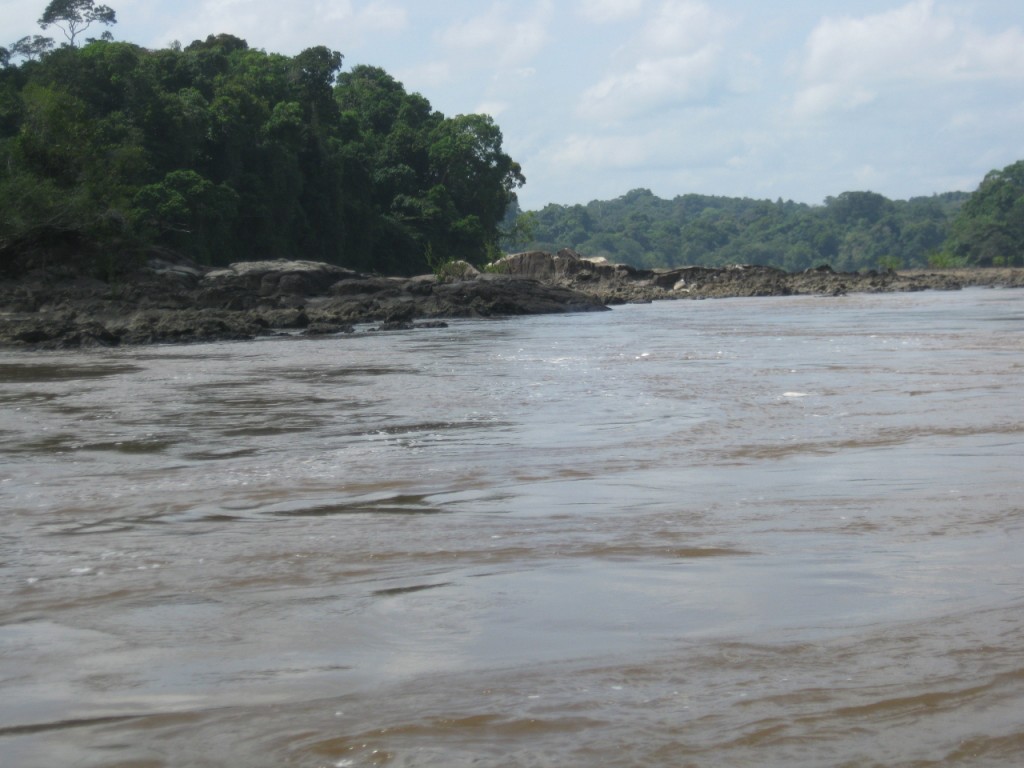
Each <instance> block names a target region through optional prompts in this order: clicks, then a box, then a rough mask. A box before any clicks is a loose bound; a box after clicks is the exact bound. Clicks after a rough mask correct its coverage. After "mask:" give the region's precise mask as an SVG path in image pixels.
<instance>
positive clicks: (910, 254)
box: [525, 189, 968, 271]
mask: <svg viewBox="0 0 1024 768" xmlns="http://www.w3.org/2000/svg"><path fill="white" fill-rule="evenodd" d="M967 198H968V195H967V194H966V193H957V192H953V193H946V194H941V195H934V196H931V197H919V198H913V199H911V200H905V201H903V200H889V199H888V198H886V197H884V196H882V195H879V194H877V193H874V192H843V193H842V194H840V195H837V196H836V197H829V198H827V199H826V200H825V204H824V205H820V206H812V205H806V204H802V203H795V202H793V201H785V202H784V201H782V200H781V199H780V200H776V201H774V202H773V201H771V200H752V199H749V198H729V197H715V196H709V195H698V194H689V195H681V196H679V197H676V198H674V199H671V200H665V199H662V198H659V197H657V196H656V195H654V193H652V192H651V191H650V190H648V189H634V190H632V191H630V192H628V193H627V194H625V195H623V196H622V197H619V198H616V199H614V200H603V201H601V200H595V201H592V202H590V203H588V204H587V205H571V206H564V205H548V206H546V207H545V208H543V209H541V210H540V211H537V212H535V213H534V214H533V215H532V219H533V220H532V225H533V226H532V232H533V240H532V242H531V243H529V244H528V245H527V246H525V247H532V248H539V249H544V250H558V249H560V248H564V247H571V248H574V249H575V250H577V251H579V252H581V253H584V254H587V255H591V256H605V257H607V258H608V259H609V260H610V261H615V262H623V263H627V264H633V265H635V266H640V267H677V266H687V265H693V264H701V265H707V266H724V265H727V264H763V265H768V266H775V267H780V268H782V269H786V270H790V271H796V270H802V269H807V268H809V267H814V266H818V265H821V264H830V265H832V266H833V267H835V268H836V269H843V270H858V269H887V268H900V267H907V268H909V267H923V266H928V265H929V263H930V260H932V259H934V258H935V257H936V255H937V254H938V253H939V252H940V251H941V249H942V247H943V243H944V242H945V240H946V238H947V235H948V234H949V231H950V224H951V221H952V219H953V217H954V216H955V215H956V213H957V211H958V210H959V208H960V206H961V205H962V204H963V203H964V201H965V200H966V199H967Z"/></svg>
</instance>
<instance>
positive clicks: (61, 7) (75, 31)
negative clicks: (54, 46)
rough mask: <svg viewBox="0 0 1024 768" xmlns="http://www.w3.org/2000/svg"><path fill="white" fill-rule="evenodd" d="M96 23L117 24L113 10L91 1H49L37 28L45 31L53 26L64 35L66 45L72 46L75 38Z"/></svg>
mask: <svg viewBox="0 0 1024 768" xmlns="http://www.w3.org/2000/svg"><path fill="white" fill-rule="evenodd" d="M97 21H98V22H99V23H100V24H106V25H107V26H110V25H111V24H117V19H116V18H115V12H114V9H113V8H110V7H109V6H106V5H96V4H95V3H94V2H93V0H50V4H49V5H47V6H46V10H45V11H43V15H42V16H40V17H39V26H40V27H42V28H43V29H46V28H47V27H48V26H50V25H51V24H53V25H55V26H56V27H57V28H58V29H60V31H61V32H63V33H64V37H66V38H67V39H68V44H69V45H74V44H75V38H76V37H77V36H78V35H80V34H82V33H83V32H85V30H87V29H88V28H89V27H91V26H92V25H93V23H94V22H97Z"/></svg>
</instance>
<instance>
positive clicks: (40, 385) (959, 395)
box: [0, 289, 1024, 768]
mask: <svg viewBox="0 0 1024 768" xmlns="http://www.w3.org/2000/svg"><path fill="white" fill-rule="evenodd" d="M1022 552H1024V292H1022V291H1020V290H1002V291H1000V290H987V289H969V290H965V291H962V292H956V293H921V294H909V295H896V294H889V295H878V296H874V295H872V296H849V297H844V298H827V299H826V298H775V299H754V300H747V299H736V300H721V301H705V302H666V303H659V304H654V305H650V306H628V307H620V308H617V309H616V310H615V311H613V312H608V313H600V314H584V315H575V316H558V317H534V318H520V319H514V320H508V321H489V322H475V321H467V322H456V323H453V324H452V325H451V326H450V327H449V328H447V329H436V330H419V331H411V332H399V333H391V334H371V333H366V334H357V335H355V336H349V337H342V338H331V339H318V340H310V339H268V340H264V341H257V342H252V343H237V344H211V345H197V346H165V347H149V348H135V349H120V350H103V351H89V352H75V353H61V354H55V353H45V354H31V353H22V352H11V351H5V352H0V595H2V601H0V764H2V765H5V766H7V765H10V766H28V767H29V768H31V767H34V766H47V767H52V766H76V767H78V766H118V767H119V768H128V767H129V766H130V767H132V768H157V767H162V766H167V767H168V768H170V767H171V766H236V765H237V766H243V765H244V766H309V767H310V768H320V767H331V768H335V767H336V768H341V767H343V766H375V765H393V766H637V765H643V766H673V767H675V766H691V765H692V766H721V765H729V766H787V767H788V768H793V767H794V766H823V765H830V766H832V765H834V766H871V765H880V766H881V765H884V766H933V765H977V766H1008V765H1018V764H1019V760H1020V756H1021V755H1022V754H1024V556H1022V554H1021V553H1022Z"/></svg>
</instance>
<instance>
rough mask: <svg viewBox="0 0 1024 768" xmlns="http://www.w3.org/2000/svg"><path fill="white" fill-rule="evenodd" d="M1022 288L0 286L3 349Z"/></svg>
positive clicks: (563, 259) (219, 272)
mask: <svg viewBox="0 0 1024 768" xmlns="http://www.w3.org/2000/svg"><path fill="white" fill-rule="evenodd" d="M982 284H983V285H1003V286H1007V287H1021V286H1024V270H1019V269H1018V270H964V271H961V272H915V273H896V272H884V273H867V274H857V273H853V274H851V273H837V272H834V271H833V270H832V269H830V268H828V267H821V268H819V269H815V270H808V271H807V272H801V273H787V272H783V271H782V270H778V269H774V268H771V267H755V266H737V267H727V268H721V269H716V268H708V267H685V268H679V269H663V270H641V269H636V268H633V267H629V266H626V265H615V264H608V263H606V262H604V261H603V260H600V259H586V258H583V257H581V256H580V255H579V254H577V253H575V252H573V251H570V250H563V251H560V252H559V253H557V254H550V253H544V252H531V253H521V254H515V255H512V256H509V257H506V258H505V259H502V260H501V261H499V262H497V263H495V264H493V265H491V267H490V268H489V270H488V271H486V272H483V273H481V272H478V271H477V270H474V269H473V268H472V267H469V265H455V266H454V267H453V268H452V269H449V270H448V271H447V273H446V275H445V276H443V278H442V279H439V278H438V277H436V276H434V275H424V276H420V277H414V278H388V277H377V276H370V275H364V274H359V273H357V272H353V271H351V270H347V269H344V268H342V267H337V266H333V265H329V264H321V263H317V262H307V261H259V262H242V263H238V264H233V265H231V266H229V267H226V268H216V269H211V268H203V267H199V266H197V265H195V264H191V263H188V262H185V261H182V260H167V259H152V260H150V262H149V263H148V265H147V266H146V267H145V268H143V269H140V270H137V271H135V272H132V273H130V274H125V275H122V276H120V277H119V278H117V279H114V280H110V281H103V280H98V279H96V278H92V277H86V276H83V275H80V274H72V273H67V272H60V271H53V270H50V271H35V272H32V273H29V274H22V275H20V276H17V277H8V278H7V279H5V280H3V281H0V345H2V346H22V347H35V348H43V349H60V348H75V347H88V346H118V345H124V344H153V343H170V342H178V343H182V342H198V341H219V340H233V339H251V338H255V337H258V336H268V335H275V334H289V335H307V336H309V335H330V334H343V333H353V332H355V331H356V330H357V329H359V330H372V331H381V330H392V329H406V328H414V327H417V326H437V325H443V323H444V319H447V318H458V317H496V316H508V315H528V314H544V313H556V312H582V311H599V310H603V309H606V308H607V306H608V305H615V304H623V303H626V302H648V301H655V300H661V299H686V298H690V299H695V298H713V297H727V296H787V295H796V294H817V295H835V296H841V295H844V294H847V293H853V292H865V291H870V292H880V291H918V290H927V289H940V290H955V289H958V288H961V287H964V286H966V285H982Z"/></svg>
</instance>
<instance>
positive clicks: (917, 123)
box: [0, 0, 1024, 210]
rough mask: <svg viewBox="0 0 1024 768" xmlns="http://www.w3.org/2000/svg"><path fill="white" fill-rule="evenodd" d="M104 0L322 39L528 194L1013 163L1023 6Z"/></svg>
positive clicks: (194, 35)
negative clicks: (457, 124)
mask: <svg viewBox="0 0 1024 768" xmlns="http://www.w3.org/2000/svg"><path fill="white" fill-rule="evenodd" d="M107 4H108V5H109V6H111V7H112V8H113V9H114V10H115V11H116V12H117V19H118V23H117V25H116V26H114V27H112V28H111V31H112V32H113V34H114V37H115V39H118V40H127V41H131V42H133V43H137V44H139V45H143V46H146V47H149V48H159V47H164V46H166V45H168V44H170V43H172V42H173V41H175V40H177V41H180V42H181V43H183V44H185V45H187V44H188V43H189V42H191V41H192V40H195V39H203V38H205V37H206V36H207V35H209V34H216V33H221V32H227V33H230V34H233V35H236V36H238V37H241V38H244V39H245V40H247V41H248V42H249V44H250V46H251V47H254V48H262V49H265V50H266V51H268V52H275V53H284V54H289V55H292V54H295V53H298V52H299V51H301V50H302V49H304V48H307V47H310V46H314V45H326V46H328V47H329V48H332V49H334V50H338V51H340V52H341V53H342V54H344V56H345V66H346V67H350V66H352V65H356V64H370V65H374V66H378V67H382V68H383V69H385V70H386V71H387V72H388V73H389V74H391V75H392V76H393V77H395V78H396V79H398V80H400V81H401V82H402V83H403V84H404V85H405V87H406V90H408V91H410V92H412V91H416V92H419V93H421V94H423V95H424V96H425V97H426V98H427V99H428V100H429V101H430V102H431V104H432V105H433V106H434V108H435V109H438V110H440V111H441V112H443V113H444V114H445V115H449V116H454V115H457V114H467V113H474V112H483V113H487V114H490V115H491V116H492V117H494V119H495V121H496V122H497V123H498V125H499V126H500V127H501V130H502V134H503V136H504V148H505V151H506V152H508V154H509V155H511V156H512V158H513V159H515V160H516V161H518V162H519V163H520V164H521V165H522V167H523V173H524V174H525V176H526V179H527V183H526V185H525V186H524V187H523V189H521V190H520V191H519V199H520V204H521V206H522V208H523V209H524V210H536V209H539V208H541V207H543V206H544V205H546V204H548V203H558V204H563V205H570V204H575V203H586V202H589V201H590V200H595V199H597V200H606V199H612V198H615V197H619V196H621V195H623V194H625V193H626V192H628V191H630V190H631V189H636V188H639V187H643V188H646V189H650V190H652V191H653V192H654V193H655V194H657V195H659V196H661V197H664V198H672V197H675V196H676V195H682V194H688V193H698V194H709V195H725V196H730V197H753V198H759V199H772V200H775V199H777V198H782V199H784V200H795V201H797V202H803V203H810V204H820V203H822V202H823V201H824V199H825V198H826V197H827V196H830V195H832V196H834V195H838V194H840V193H842V192H845V191H853V190H870V191H873V192H878V193H880V194H883V195H885V196H887V197H889V198H892V199H907V198H909V197H915V196H919V195H931V194H934V193H941V192H949V191H972V190H974V189H976V188H977V186H978V184H979V183H980V182H981V180H982V178H983V177H984V175H985V174H986V173H987V172H988V171H990V170H993V169H998V168H1003V167H1005V166H1007V165H1009V164H1011V163H1013V162H1016V161H1017V160H1021V159H1024V3H1020V2H1018V0H1013V1H1012V2H1011V1H1010V0H858V1H857V2H850V1H846V2H840V1H839V0H788V1H787V2H785V3H781V2H780V3H767V2H764V0H714V1H713V2H704V1H703V0H315V1H306V0H289V2H287V3H282V2H281V0H107ZM45 5H46V4H45V2H41V1H35V0H0V25H2V32H3V33H5V34H6V37H2V35H0V44H5V45H7V44H9V43H10V42H13V41H15V40H17V39H19V38H20V37H22V36H24V35H28V34H38V33H40V32H41V30H40V29H39V27H38V25H37V24H36V21H35V20H36V19H38V18H39V16H40V15H41V13H42V10H43V8H44V7H45ZM46 34H51V35H55V36H56V35H59V34H60V33H59V31H58V30H55V29H52V28H51V29H50V30H48V32H47V33H46ZM88 34H89V35H92V34H94V33H93V30H90V31H89V33H88ZM95 34H96V35H97V36H98V35H99V31H97V32H95Z"/></svg>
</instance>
